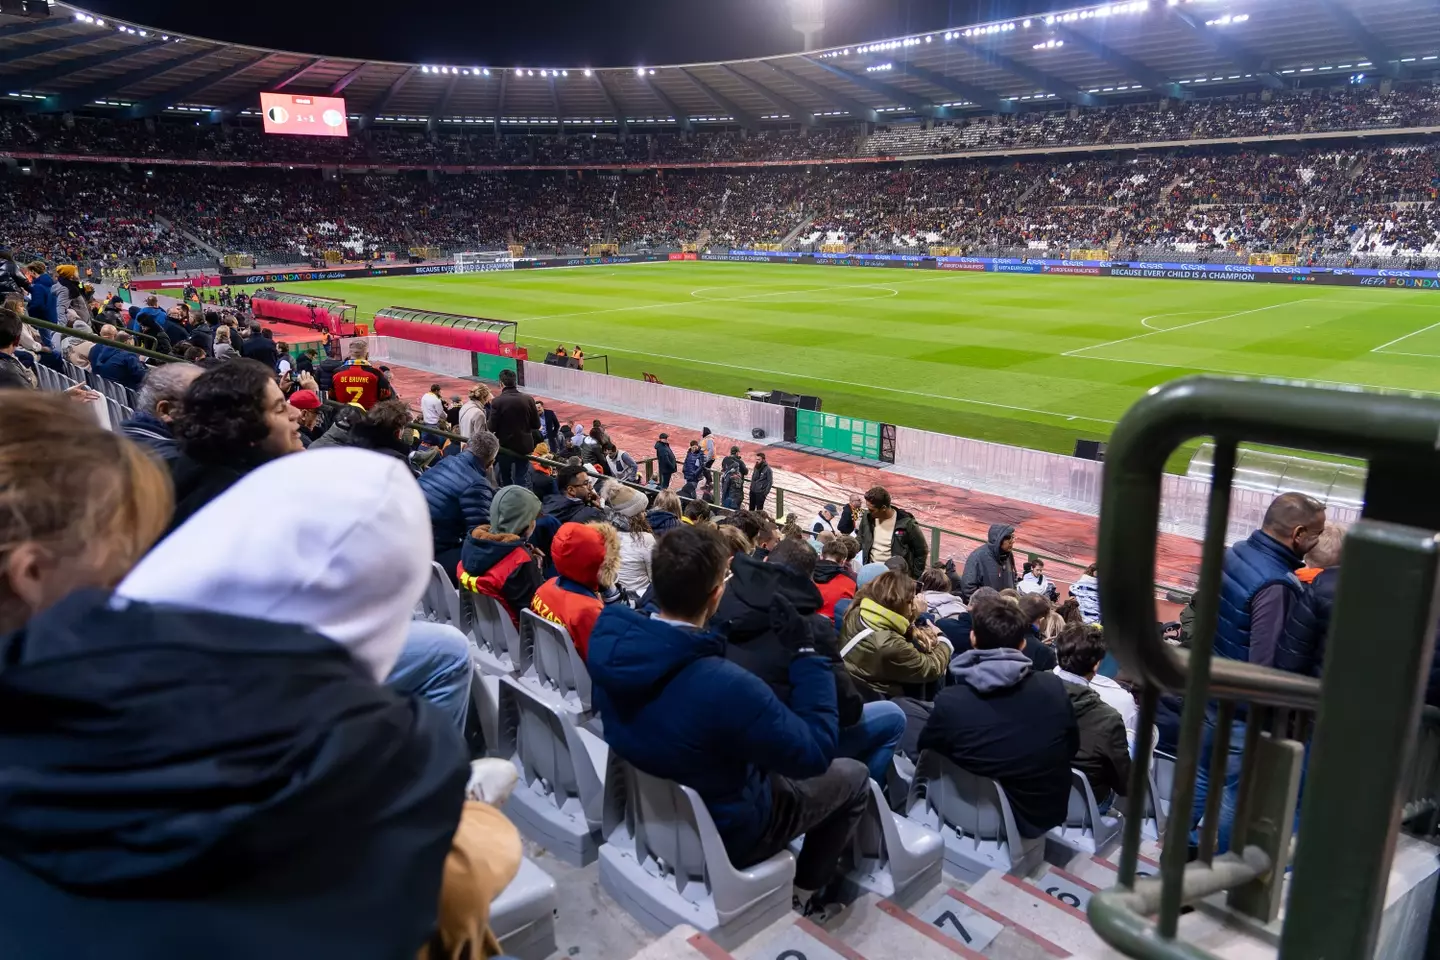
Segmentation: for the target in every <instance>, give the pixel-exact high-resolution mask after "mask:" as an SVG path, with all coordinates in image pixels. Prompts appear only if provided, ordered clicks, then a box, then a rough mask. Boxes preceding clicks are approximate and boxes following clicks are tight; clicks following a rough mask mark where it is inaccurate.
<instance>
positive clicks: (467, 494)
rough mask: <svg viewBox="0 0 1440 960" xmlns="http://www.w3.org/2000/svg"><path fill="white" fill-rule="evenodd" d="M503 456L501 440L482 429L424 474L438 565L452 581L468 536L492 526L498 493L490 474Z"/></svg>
mask: <svg viewBox="0 0 1440 960" xmlns="http://www.w3.org/2000/svg"><path fill="white" fill-rule="evenodd" d="M499 452H500V441H499V439H497V438H496V436H495V434H493V433H491V432H490V431H489V430H487V429H486V428H485V427H484V426H483V425H482V426H480V427H479V428H477V429H476V431H475V432H474V433H472V434H471V435H470V442H469V443H467V444H466V445H465V450H463V451H461V452H460V453H454V454H451V455H450V456H447V457H444V458H443V459H441V460H440V462H439V463H437V464H435V466H433V467H431V468H430V469H429V470H426V471H425V472H424V473H422V474H420V489H421V491H422V492H423V493H424V494H425V502H426V503H428V504H429V505H430V527H431V533H432V534H433V536H434V538H435V561H436V562H437V563H439V564H440V566H442V567H444V568H445V572H446V573H448V574H449V575H450V578H451V579H452V580H454V579H455V575H456V574H455V567H456V564H458V563H459V562H460V552H461V547H462V546H463V545H464V543H465V535H466V534H468V533H469V532H470V531H471V530H474V529H475V528H476V527H479V526H483V525H485V524H487V523H489V522H490V501H491V499H492V498H493V497H494V496H495V490H494V488H493V487H491V486H490V479H489V477H488V476H487V475H486V471H488V470H489V469H490V465H491V464H492V463H494V462H495V456H496V454H498V453H499Z"/></svg>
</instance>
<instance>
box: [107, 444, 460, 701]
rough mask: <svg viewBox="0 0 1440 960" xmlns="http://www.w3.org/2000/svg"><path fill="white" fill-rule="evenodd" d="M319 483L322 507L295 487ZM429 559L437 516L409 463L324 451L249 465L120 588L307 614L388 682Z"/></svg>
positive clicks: (236, 610) (295, 616)
mask: <svg viewBox="0 0 1440 960" xmlns="http://www.w3.org/2000/svg"><path fill="white" fill-rule="evenodd" d="M336 477H344V478H345V483H341V484H337V483H334V482H333V481H334V479H335V478H336ZM322 488H323V489H326V490H328V491H329V492H327V493H326V504H327V507H326V509H324V510H316V509H314V504H313V503H309V502H307V500H306V499H305V498H304V497H296V496H295V495H294V492H295V491H296V490H319V489H322ZM236 517H241V518H248V517H264V518H265V519H264V522H260V523H250V522H243V521H242V522H236V519H235V518H236ZM276 531H283V534H282V535H281V537H280V541H279V542H277V533H276ZM430 563H431V552H430V515H429V512H428V511H427V510H426V509H425V498H424V497H423V496H422V495H421V493H420V489H419V488H418V487H417V486H416V485H415V480H414V478H413V477H411V476H410V471H409V470H408V469H407V468H406V466H405V465H404V464H403V463H397V462H395V461H394V460H392V459H390V458H388V457H382V456H380V455H379V454H376V453H369V452H366V451H363V450H324V451H318V452H307V453H300V454H292V455H291V456H288V457H280V458H279V459H278V460H275V461H273V462H271V463H269V464H267V465H265V466H263V467H261V468H259V469H258V470H255V471H254V472H252V473H250V474H249V475H248V476H246V477H245V478H244V479H243V480H241V481H239V482H238V483H236V484H235V485H234V486H233V487H231V488H230V489H229V490H228V491H226V492H225V493H224V494H223V495H221V496H220V497H219V498H217V499H216V500H214V501H213V502H212V503H210V505H209V506H207V507H205V508H204V509H202V510H200V511H199V512H198V513H196V514H195V515H194V516H193V517H191V518H190V520H189V522H188V523H185V524H184V525H182V526H181V527H180V528H179V529H177V530H176V531H175V532H174V533H172V534H170V535H169V536H168V537H166V538H165V539H164V540H162V541H160V543H159V544H158V545H157V546H156V547H155V549H153V550H151V551H150V553H149V555H147V556H146V557H145V559H143V560H142V561H140V563H139V564H138V565H137V566H136V567H135V569H134V570H132V571H131V572H130V575H129V576H128V577H126V578H125V580H124V582H123V583H121V584H120V586H119V588H118V590H117V592H118V593H119V594H120V595H121V596H124V597H128V598H131V599H134V600H144V601H148V602H152V603H170V604H178V605H183V606H187V607H193V608H196V609H200V610H206V611H209V612H213V613H228V614H235V615H239V616H250V617H256V618H259V619H264V620H273V621H275V622H278V623H297V624H304V625H306V626H309V627H310V628H311V629H313V630H315V631H316V632H317V633H320V634H322V635H324V636H327V637H329V638H330V639H331V640H333V641H335V642H336V643H338V644H340V645H341V646H343V647H345V648H346V649H347V650H349V651H350V652H351V654H352V655H353V656H354V657H355V659H356V660H358V661H359V662H361V663H363V664H364V665H365V666H366V667H367V668H368V672H369V674H370V676H371V677H372V678H373V679H374V680H375V681H376V682H380V681H383V680H384V679H385V678H386V677H387V676H389V674H390V669H391V668H392V667H393V666H394V665H395V661H396V660H397V659H398V658H399V656H400V650H401V648H402V647H403V646H404V645H405V635H406V632H407V631H408V629H409V626H410V617H411V615H412V614H413V612H414V609H415V604H417V603H419V602H420V597H421V596H422V595H423V594H424V592H425V584H426V582H427V580H428V579H429V577H430Z"/></svg>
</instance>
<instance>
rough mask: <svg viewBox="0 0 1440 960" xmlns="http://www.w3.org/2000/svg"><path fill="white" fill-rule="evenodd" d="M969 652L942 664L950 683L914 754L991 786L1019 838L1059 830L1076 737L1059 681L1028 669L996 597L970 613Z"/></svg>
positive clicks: (1011, 618)
mask: <svg viewBox="0 0 1440 960" xmlns="http://www.w3.org/2000/svg"><path fill="white" fill-rule="evenodd" d="M970 617H971V628H972V630H973V631H974V633H973V642H974V648H973V649H971V650H966V651H965V652H963V653H960V654H958V655H956V657H955V659H954V660H952V661H951V662H950V675H951V677H952V678H953V679H954V680H955V683H954V684H953V685H952V686H949V687H946V688H945V689H944V690H942V691H941V692H940V695H939V696H938V697H936V698H935V709H934V711H933V712H932V713H931V714H930V720H929V721H928V722H927V723H926V724H925V729H924V730H923V731H921V733H920V739H919V747H920V750H922V751H925V750H935V751H938V752H939V753H940V754H942V755H943V756H945V757H946V758H948V759H949V760H950V761H951V762H952V763H954V764H955V765H956V766H958V767H960V768H961V769H962V770H967V771H969V772H970V773H973V774H975V775H977V776H981V777H988V778H990V779H992V780H998V781H999V782H1000V785H1001V786H1002V787H1004V788H1005V793H1006V795H1007V796H1008V797H1009V799H1010V806H1011V808H1012V810H1013V811H1014V813H1015V826H1016V827H1017V828H1018V829H1019V830H1020V834H1021V836H1023V837H1026V838H1031V839H1033V838H1035V837H1040V836H1043V835H1044V834H1045V832H1046V831H1047V830H1050V829H1052V828H1054V827H1057V826H1059V825H1060V824H1061V823H1062V822H1063V821H1064V819H1065V813H1066V810H1067V808H1068V807H1069V803H1070V762H1071V760H1072V759H1073V758H1074V757H1075V754H1076V751H1078V750H1079V748H1080V731H1079V728H1078V726H1077V725H1076V722H1075V711H1074V710H1073V709H1072V708H1071V705H1070V695H1069V693H1067V692H1066V690H1065V685H1064V684H1063V683H1062V682H1061V681H1060V678H1059V677H1057V676H1055V675H1054V674H1052V673H1037V672H1036V671H1034V670H1033V669H1031V664H1030V658H1029V657H1027V656H1026V655H1025V652H1024V651H1025V634H1026V632H1027V629H1028V627H1029V626H1030V625H1029V623H1028V622H1027V621H1026V620H1025V615H1024V614H1023V613H1021V612H1020V608H1019V606H1017V605H1016V604H1015V603H1014V602H1012V601H1010V600H1007V599H1005V598H1003V597H994V598H991V597H982V598H981V599H980V600H979V601H978V602H976V603H975V604H974V605H973V606H972V607H971V608H970Z"/></svg>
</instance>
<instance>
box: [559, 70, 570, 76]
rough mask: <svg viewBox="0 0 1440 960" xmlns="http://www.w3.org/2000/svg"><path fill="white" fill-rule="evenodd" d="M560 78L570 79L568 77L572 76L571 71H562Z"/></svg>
mask: <svg viewBox="0 0 1440 960" xmlns="http://www.w3.org/2000/svg"><path fill="white" fill-rule="evenodd" d="M560 76H562V77H568V76H570V71H569V70H561V71H560Z"/></svg>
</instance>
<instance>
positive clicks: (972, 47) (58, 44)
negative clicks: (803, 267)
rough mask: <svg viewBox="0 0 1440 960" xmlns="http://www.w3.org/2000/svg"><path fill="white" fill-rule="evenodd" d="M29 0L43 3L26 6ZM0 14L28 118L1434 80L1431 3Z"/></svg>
mask: <svg viewBox="0 0 1440 960" xmlns="http://www.w3.org/2000/svg"><path fill="white" fill-rule="evenodd" d="M30 2H31V3H36V4H37V5H38V3H39V0H30ZM48 9H49V14H50V16H49V17H48V18H42V19H32V18H29V17H18V16H0V95H5V96H6V99H9V100H11V101H12V102H14V103H18V104H21V105H23V107H24V109H26V110H29V111H32V112H59V111H65V110H76V109H82V108H84V109H96V108H98V109H106V108H110V109H113V110H115V111H116V113H117V114H119V115H122V116H132V117H143V116H152V115H156V114H159V113H162V112H170V114H171V115H175V112H176V111H178V112H180V113H181V114H183V113H186V112H189V113H193V114H205V115H208V117H209V119H211V120H220V119H223V118H226V117H232V116H235V115H236V114H240V113H243V112H245V111H257V112H258V103H259V93H260V92H261V91H262V90H267V91H268V90H285V91H287V92H292V93H313V94H332V95H337V96H343V97H345V98H346V101H347V110H348V112H349V113H350V114H351V116H352V119H359V120H365V121H367V122H377V121H378V122H382V123H389V122H398V123H407V122H415V123H419V122H425V121H427V120H436V121H441V122H469V123H496V122H500V123H510V124H524V125H530V126H533V125H537V124H546V123H550V124H553V123H554V122H555V121H556V120H557V119H558V120H560V121H563V122H564V123H566V124H570V125H586V126H591V125H601V126H603V125H606V124H609V125H612V126H613V125H618V124H619V123H622V122H624V123H630V124H649V123H666V124H673V125H676V126H681V127H685V126H689V125H691V124H706V123H716V122H727V123H737V124H741V125H746V126H757V125H760V124H765V123H774V122H777V121H779V122H800V123H807V124H808V123H814V122H822V123H823V122H825V121H826V120H827V119H829V118H835V117H841V118H845V117H848V118H851V119H868V120H885V119H890V118H898V117H905V116H933V117H937V118H944V117H947V116H961V115H966V114H972V113H975V112H977V111H1004V112H1009V111H1016V110H1023V109H1026V108H1029V107H1031V106H1032V105H1034V104H1035V102H1036V101H1040V102H1041V103H1043V104H1044V105H1046V106H1049V107H1054V106H1057V105H1063V104H1066V103H1071V104H1080V105H1100V104H1104V103H1107V102H1115V101H1116V100H1117V99H1134V98H1136V97H1137V96H1149V97H1157V96H1171V97H1190V96H1207V95H1210V96H1213V95H1220V94H1225V93H1235V92H1241V91H1244V90H1249V89H1257V88H1260V87H1271V88H1277V89H1278V88H1282V87H1289V86H1295V85H1300V84H1307V83H1312V82H1316V81H1320V80H1322V79H1323V78H1327V77H1328V78H1333V79H1334V81H1336V82H1343V81H1344V80H1345V79H1348V78H1349V77H1351V76H1353V75H1355V74H1359V73H1364V74H1366V75H1367V76H1372V77H1373V76H1384V77H1391V78H1395V79H1405V78H1410V77H1432V76H1434V75H1436V73H1437V68H1440V4H1436V3H1435V2H1433V0H1125V2H1118V3H1102V4H1095V5H1091V6H1085V7H1074V8H1069V9H1066V10H1060V11H1056V12H1055V13H1053V14H1051V15H1038V16H1032V17H1029V18H1016V19H1013V20H1002V21H991V22H988V23H984V24H961V25H958V26H956V27H954V28H951V29H949V30H942V31H937V32H935V33H928V34H917V35H912V36H903V37H892V38H889V39H887V40H883V41H875V42H873V43H868V44H861V45H858V46H850V47H837V48H822V49H819V50H816V51H813V52H808V53H788V54H777V55H774V56H766V57H757V58H753V59H748V60H732V61H728V62H723V63H692V64H670V65H662V64H633V65H628V66H610V67H600V66H594V67H591V66H590V65H586V64H564V63H525V64H515V63H504V64H502V63H435V64H419V63H397V62H391V61H382V60H355V59H349V58H344V57H327V56H324V55H323V54H318V53H296V52H291V51H284V50H272V49H265V48H260V47H251V46H242V45H237V44H231V43H226V42H224V41H223V40H212V39H206V38H203V37H194V36H184V35H180V34H169V33H166V32H164V31H163V30H160V29H157V28H154V27H150V26H148V25H141V24H138V23H132V22H129V21H115V20H107V19H105V18H102V17H99V16H98V15H95V14H92V13H90V12H89V11H87V10H84V9H82V8H80V7H75V6H71V5H69V4H66V3H58V2H53V0H52V2H51V3H50V4H49V7H48Z"/></svg>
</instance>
